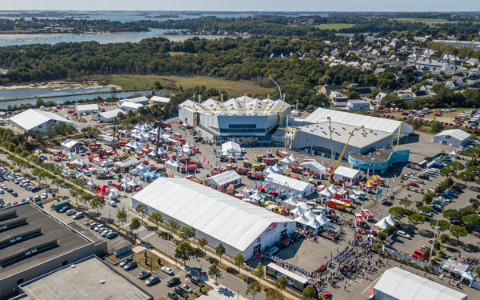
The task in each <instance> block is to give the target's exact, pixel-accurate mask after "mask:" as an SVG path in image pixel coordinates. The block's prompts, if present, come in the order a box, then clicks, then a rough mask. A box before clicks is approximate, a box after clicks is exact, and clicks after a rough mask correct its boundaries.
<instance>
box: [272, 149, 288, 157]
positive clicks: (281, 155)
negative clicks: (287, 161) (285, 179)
mask: <svg viewBox="0 0 480 300" xmlns="http://www.w3.org/2000/svg"><path fill="white" fill-rule="evenodd" d="M275 154H276V155H277V156H280V157H281V158H285V157H286V156H287V155H288V152H287V151H283V150H280V149H277V150H276V151H275Z"/></svg>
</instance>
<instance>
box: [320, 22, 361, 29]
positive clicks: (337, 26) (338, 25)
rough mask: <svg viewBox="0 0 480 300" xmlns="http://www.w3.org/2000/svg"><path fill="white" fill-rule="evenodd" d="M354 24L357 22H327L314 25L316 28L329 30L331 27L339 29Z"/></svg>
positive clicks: (350, 26)
mask: <svg viewBox="0 0 480 300" xmlns="http://www.w3.org/2000/svg"><path fill="white" fill-rule="evenodd" d="M355 25H357V24H347V23H329V24H321V25H317V26H315V27H316V28H318V29H324V30H327V29H330V30H331V29H335V30H340V29H348V28H352V27H354V26H355Z"/></svg>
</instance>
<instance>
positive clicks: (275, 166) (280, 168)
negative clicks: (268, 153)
mask: <svg viewBox="0 0 480 300" xmlns="http://www.w3.org/2000/svg"><path fill="white" fill-rule="evenodd" d="M272 169H273V171H274V172H275V173H277V174H283V169H282V167H280V166H279V165H278V164H277V163H276V164H274V165H273V167H272Z"/></svg>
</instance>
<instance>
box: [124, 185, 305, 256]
mask: <svg viewBox="0 0 480 300" xmlns="http://www.w3.org/2000/svg"><path fill="white" fill-rule="evenodd" d="M138 204H145V205H146V206H147V208H148V212H149V214H151V213H152V212H154V211H159V212H161V213H162V215H163V219H164V221H166V222H169V220H176V221H178V222H179V223H180V225H188V226H190V227H192V228H193V229H194V230H195V238H197V239H200V238H206V239H207V241H208V244H209V245H210V246H211V247H216V246H217V245H218V244H220V243H222V244H223V245H224V246H225V250H226V254H227V255H228V256H231V257H233V256H234V255H235V254H237V253H239V252H241V253H242V254H243V256H244V257H245V260H249V259H250V258H252V257H253V256H255V255H257V254H259V253H260V251H263V250H265V249H266V248H267V247H269V246H271V245H273V244H275V243H276V242H278V241H279V240H280V239H281V238H282V237H283V236H287V235H288V234H291V233H293V232H295V221H293V220H290V219H288V218H285V217H283V216H281V215H278V214H275V213H272V212H270V211H268V210H266V209H264V208H261V207H258V206H255V205H252V204H250V203H248V202H244V201H242V200H240V199H237V198H235V197H232V196H229V195H226V194H224V193H221V192H219V191H216V190H214V189H211V188H209V187H206V186H203V185H200V184H198V183H196V182H193V181H190V180H188V179H185V178H158V179H157V180H155V181H154V182H152V183H151V184H149V185H148V186H147V187H145V188H144V189H143V190H141V191H140V192H138V193H137V194H135V195H133V197H132V206H133V207H137V205H138Z"/></svg>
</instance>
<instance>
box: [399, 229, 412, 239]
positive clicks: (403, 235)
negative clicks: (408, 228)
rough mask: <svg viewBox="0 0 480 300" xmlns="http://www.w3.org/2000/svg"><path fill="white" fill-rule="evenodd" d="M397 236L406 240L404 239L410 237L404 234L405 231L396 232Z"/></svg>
mask: <svg viewBox="0 0 480 300" xmlns="http://www.w3.org/2000/svg"><path fill="white" fill-rule="evenodd" d="M397 235H398V236H401V237H403V238H406V239H409V238H411V236H410V235H409V234H408V233H406V232H405V231H402V230H399V231H397Z"/></svg>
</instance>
